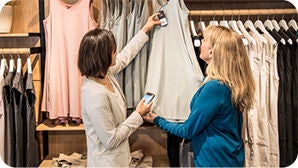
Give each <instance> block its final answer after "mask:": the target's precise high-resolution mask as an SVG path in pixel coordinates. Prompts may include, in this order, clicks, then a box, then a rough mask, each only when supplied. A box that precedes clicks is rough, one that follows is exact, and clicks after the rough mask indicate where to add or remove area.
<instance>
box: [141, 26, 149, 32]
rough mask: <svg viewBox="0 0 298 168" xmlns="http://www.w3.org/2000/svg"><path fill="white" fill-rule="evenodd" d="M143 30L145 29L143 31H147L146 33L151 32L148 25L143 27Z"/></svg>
mask: <svg viewBox="0 0 298 168" xmlns="http://www.w3.org/2000/svg"><path fill="white" fill-rule="evenodd" d="M142 30H143V32H145V33H146V34H148V33H149V31H150V30H149V28H147V27H146V26H144V27H143V28H142Z"/></svg>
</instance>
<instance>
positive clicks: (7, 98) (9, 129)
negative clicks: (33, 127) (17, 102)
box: [3, 71, 16, 167]
mask: <svg viewBox="0 0 298 168" xmlns="http://www.w3.org/2000/svg"><path fill="white" fill-rule="evenodd" d="M13 77H14V72H13V71H9V72H8V74H7V76H6V77H5V80H4V88H3V93H4V103H5V105H4V109H5V149H4V150H5V163H6V164H7V165H9V166H11V167H15V166H16V154H15V151H16V146H15V144H16V138H15V117H14V112H13V100H12V81H13Z"/></svg>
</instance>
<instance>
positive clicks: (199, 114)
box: [154, 80, 227, 139]
mask: <svg viewBox="0 0 298 168" xmlns="http://www.w3.org/2000/svg"><path fill="white" fill-rule="evenodd" d="M226 88H227V86H224V85H223V84H221V83H220V82H219V81H217V80H211V81H208V82H207V83H205V85H203V86H202V87H201V88H200V89H199V90H198V91H197V92H196V93H195V95H194V96H193V98H192V101H191V104H190V109H191V112H190V115H189V117H188V119H187V120H186V121H185V122H184V123H172V122H168V121H166V120H165V119H164V118H162V117H160V116H158V117H156V118H155V119H154V123H155V124H156V125H158V126H159V127H160V128H161V129H164V130H166V131H168V132H169V133H171V134H174V135H177V136H179V137H182V138H186V139H192V137H193V136H197V135H198V134H199V133H200V132H201V131H202V130H203V129H204V128H205V127H206V126H207V125H208V124H209V123H210V121H211V120H212V118H213V117H214V116H215V115H216V113H217V112H218V111H219V109H220V108H221V106H222V104H223V99H224V98H225V96H226V95H225V94H226V93H227V92H226V90H227V89H226Z"/></svg>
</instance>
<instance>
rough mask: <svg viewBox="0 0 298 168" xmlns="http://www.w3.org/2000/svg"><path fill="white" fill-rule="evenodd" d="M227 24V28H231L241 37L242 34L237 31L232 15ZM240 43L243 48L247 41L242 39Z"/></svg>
mask: <svg viewBox="0 0 298 168" xmlns="http://www.w3.org/2000/svg"><path fill="white" fill-rule="evenodd" d="M228 24H229V27H231V28H232V29H233V30H234V31H235V32H236V33H237V34H239V36H243V33H242V32H241V31H240V30H239V28H238V26H237V22H236V20H234V18H233V15H232V18H231V20H229V22H228ZM242 42H243V44H244V45H245V46H246V45H248V40H247V39H246V38H242Z"/></svg>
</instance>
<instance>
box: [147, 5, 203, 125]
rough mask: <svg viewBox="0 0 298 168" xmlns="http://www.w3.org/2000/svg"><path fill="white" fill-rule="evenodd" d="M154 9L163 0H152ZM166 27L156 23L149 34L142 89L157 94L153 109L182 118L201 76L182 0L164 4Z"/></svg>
mask: <svg viewBox="0 0 298 168" xmlns="http://www.w3.org/2000/svg"><path fill="white" fill-rule="evenodd" d="M153 4H156V5H154V6H153V9H154V11H155V12H157V11H158V10H159V9H160V8H161V7H162V6H163V5H164V4H162V3H161V2H159V1H158V0H155V1H153ZM163 11H164V13H165V16H166V18H167V21H168V25H167V26H166V27H159V26H155V28H154V31H153V37H152V38H151V40H152V41H151V50H150V56H149V60H148V70H147V80H146V86H145V91H148V92H153V93H155V94H156V96H155V99H154V103H153V111H154V112H156V113H157V114H158V115H160V116H162V117H164V118H166V119H168V120H185V119H186V118H187V117H188V115H189V112H190V108H189V104H190V101H191V98H192V96H193V95H194V93H195V92H196V90H197V89H198V88H199V87H200V84H201V82H202V80H203V75H202V71H201V69H200V66H199V64H198V61H197V60H196V55H195V52H194V48H193V45H192V41H191V34H190V30H189V21H188V12H189V10H188V9H187V7H186V5H185V4H184V1H183V0H171V1H168V2H167V4H165V5H164V6H163Z"/></svg>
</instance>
